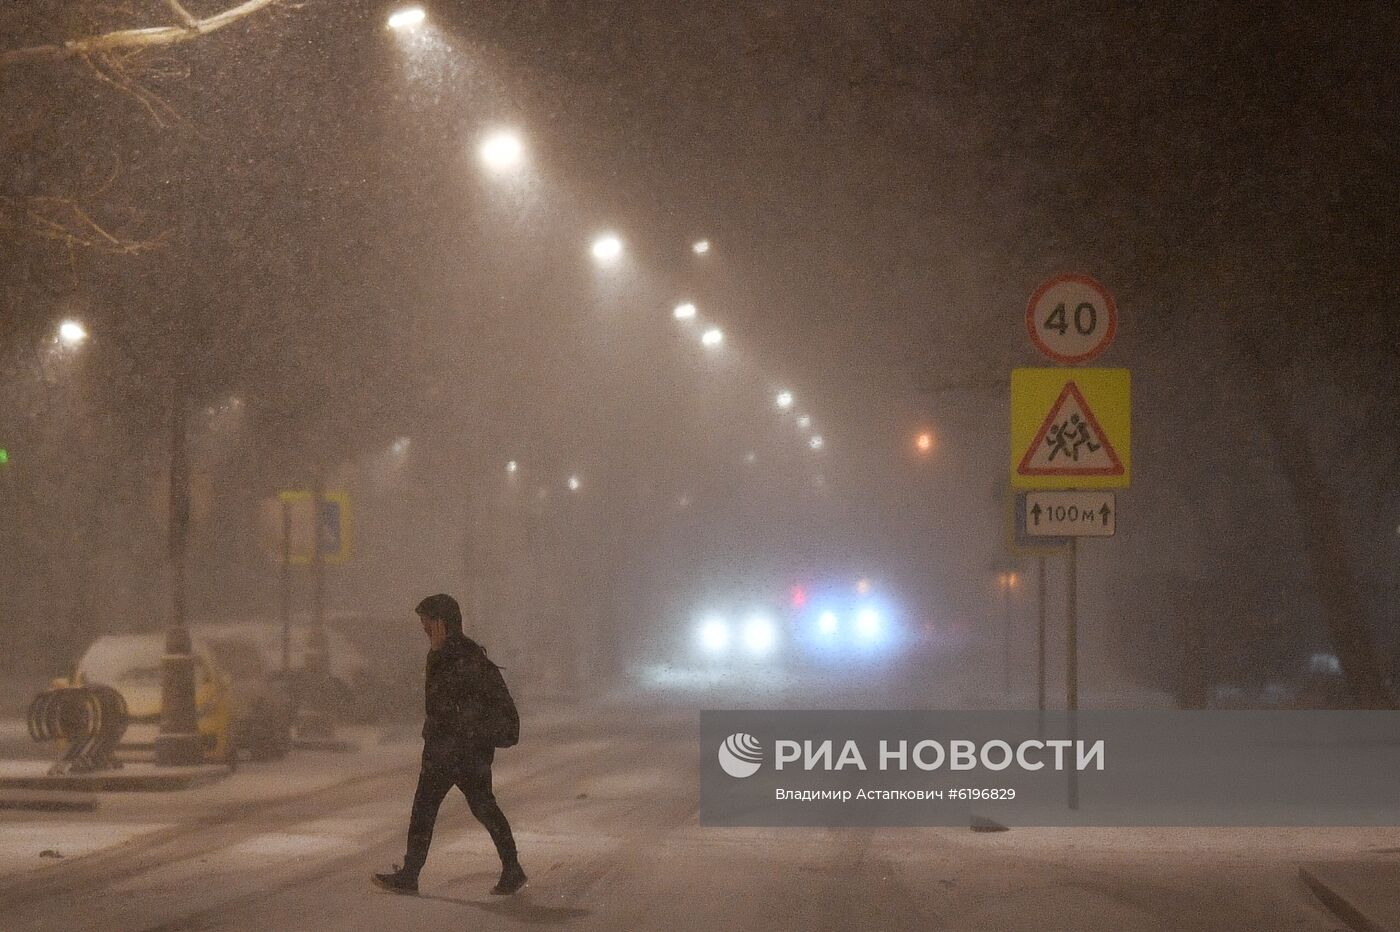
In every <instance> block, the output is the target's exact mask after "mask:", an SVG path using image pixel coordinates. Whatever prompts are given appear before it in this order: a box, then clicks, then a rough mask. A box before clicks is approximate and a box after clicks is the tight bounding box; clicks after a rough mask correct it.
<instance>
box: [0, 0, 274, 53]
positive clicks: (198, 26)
mask: <svg viewBox="0 0 1400 932" xmlns="http://www.w3.org/2000/svg"><path fill="white" fill-rule="evenodd" d="M167 2H168V3H169V4H170V7H171V9H172V10H174V11H175V13H176V15H177V16H181V15H182V14H183V16H182V19H183V20H184V22H183V24H182V25H179V26H150V27H145V28H141V29H118V30H116V31H114V32H104V33H102V34H101V35H96V36H87V37H84V38H82V39H69V40H68V41H66V42H61V43H58V44H51V45H35V46H30V47H29V48H23V49H11V50H10V51H8V52H0V66H3V65H9V64H14V63H15V62H21V61H32V60H34V59H60V58H70V57H72V56H74V55H93V54H101V53H106V52H112V51H115V50H119V49H128V50H140V49H147V48H155V47H157V46H164V45H176V44H178V43H180V42H186V41H188V40H190V39H193V38H196V37H198V36H204V35H208V34H209V33H211V32H214V31H216V30H219V29H222V28H224V27H225V26H228V25H230V24H232V23H235V22H237V21H238V20H240V19H243V18H244V17H245V16H249V15H251V14H253V13H256V12H257V11H258V10H261V9H262V8H263V7H266V6H271V5H272V4H274V3H277V2H279V0H244V2H243V3H240V4H238V5H237V6H232V7H229V8H228V9H227V10H224V11H223V12H222V13H215V14H214V15H212V16H206V17H204V18H203V19H195V18H194V17H193V16H191V15H190V13H189V11H187V10H186V9H185V8H184V7H183V6H181V5H180V3H179V2H178V0H167Z"/></svg>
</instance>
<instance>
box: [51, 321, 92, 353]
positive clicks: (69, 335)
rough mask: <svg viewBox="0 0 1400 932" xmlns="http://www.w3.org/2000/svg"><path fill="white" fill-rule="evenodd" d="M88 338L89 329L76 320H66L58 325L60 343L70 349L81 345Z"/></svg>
mask: <svg viewBox="0 0 1400 932" xmlns="http://www.w3.org/2000/svg"><path fill="white" fill-rule="evenodd" d="M87 338H88V332H87V328H85V327H84V326H83V325H82V324H80V323H78V322H77V321H76V320H65V321H64V322H63V323H61V324H59V325H58V341H59V342H60V343H62V344H63V345H64V346H67V347H69V348H72V347H75V346H79V345H81V344H82V343H83V342H84V341H85V340H87Z"/></svg>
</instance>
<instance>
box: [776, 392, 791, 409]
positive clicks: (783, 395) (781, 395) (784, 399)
mask: <svg viewBox="0 0 1400 932" xmlns="http://www.w3.org/2000/svg"><path fill="white" fill-rule="evenodd" d="M778 407H779V408H781V409H782V410H784V411H786V410H787V409H788V408H791V407H792V392H790V391H788V390H787V389H783V390H782V391H780V392H778Z"/></svg>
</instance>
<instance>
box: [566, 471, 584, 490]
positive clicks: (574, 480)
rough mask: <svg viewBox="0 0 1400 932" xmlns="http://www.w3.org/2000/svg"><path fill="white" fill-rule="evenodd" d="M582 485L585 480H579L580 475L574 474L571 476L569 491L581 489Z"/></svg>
mask: <svg viewBox="0 0 1400 932" xmlns="http://www.w3.org/2000/svg"><path fill="white" fill-rule="evenodd" d="M582 485H583V482H582V481H580V480H579V477H578V476H576V475H574V476H570V477H569V491H570V492H577V491H578V490H579V488H580V487H581V486H582Z"/></svg>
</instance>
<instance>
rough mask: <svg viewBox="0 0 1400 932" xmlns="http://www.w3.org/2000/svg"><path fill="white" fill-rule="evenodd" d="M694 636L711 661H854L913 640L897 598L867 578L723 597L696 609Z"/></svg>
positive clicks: (698, 650)
mask: <svg viewBox="0 0 1400 932" xmlns="http://www.w3.org/2000/svg"><path fill="white" fill-rule="evenodd" d="M717 601H718V600H717ZM693 637H694V642H693V643H694V646H693V650H694V651H695V652H696V653H697V654H698V656H699V657H700V658H701V659H702V660H704V661H706V662H709V663H719V662H725V663H736V662H741V663H759V662H761V663H767V664H777V663H783V664H789V665H792V664H803V663H810V664H822V663H837V664H841V665H850V664H852V663H857V662H860V661H861V660H864V659H875V658H879V657H885V656H889V655H890V654H891V653H893V652H897V651H899V650H900V649H901V648H902V647H905V646H907V645H908V643H910V642H911V637H910V635H909V632H906V630H905V625H904V619H903V618H902V617H901V616H900V613H899V611H898V606H897V605H896V602H895V600H894V599H893V597H892V596H891V595H890V593H889V592H888V591H886V590H885V589H883V588H882V587H879V586H877V585H875V584H874V583H872V582H871V581H870V580H869V579H866V578H864V577H861V578H858V579H855V580H852V581H850V582H846V581H844V580H842V581H837V582H832V583H826V584H816V585H811V584H806V583H803V584H794V585H792V586H790V587H788V588H787V590H786V591H785V592H782V593H770V594H769V596H768V598H767V599H763V598H749V599H745V600H736V601H734V602H731V603H730V604H728V605H724V604H719V605H717V606H716V607H714V608H710V609H707V610H705V611H703V612H700V613H698V614H697V615H696V620H695V627H694V631H693Z"/></svg>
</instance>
